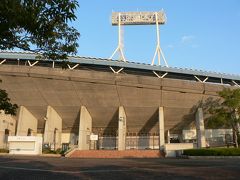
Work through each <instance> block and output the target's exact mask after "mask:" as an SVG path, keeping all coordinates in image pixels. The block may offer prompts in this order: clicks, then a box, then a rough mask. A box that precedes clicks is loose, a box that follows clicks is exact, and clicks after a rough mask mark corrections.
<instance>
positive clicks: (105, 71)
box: [0, 51, 240, 150]
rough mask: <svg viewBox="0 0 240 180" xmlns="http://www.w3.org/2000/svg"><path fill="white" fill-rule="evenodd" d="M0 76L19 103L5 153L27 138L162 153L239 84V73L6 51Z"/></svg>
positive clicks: (4, 120) (4, 128) (7, 122)
mask: <svg viewBox="0 0 240 180" xmlns="http://www.w3.org/2000/svg"><path fill="white" fill-rule="evenodd" d="M0 78H1V80H2V83H1V84H0V86H1V87H0V88H1V89H5V90H6V91H7V93H8V94H9V97H10V98H11V101H12V102H13V103H16V104H18V106H19V109H18V113H17V116H15V117H12V116H9V115H4V113H1V121H0V123H1V126H0V138H1V141H0V146H1V147H2V148H3V147H5V146H6V136H8V135H17V136H27V135H29V136H42V137H43V139H44V143H46V144H50V146H52V147H53V148H55V149H56V148H59V147H61V145H62V144H69V145H70V146H74V145H75V146H78V148H79V149H81V150H89V149H118V150H125V149H161V148H162V147H164V145H165V143H166V142H169V138H172V140H174V139H175V140H177V141H182V132H183V130H186V129H189V128H190V126H191V125H192V122H195V120H196V119H197V120H198V121H197V122H202V121H203V116H204V114H203V111H202V109H201V108H199V103H200V102H204V101H206V100H207V99H208V98H212V99H216V98H219V97H218V94H217V92H218V91H221V90H222V89H223V88H224V87H234V86H239V84H240V76H236V75H228V74H219V73H214V72H204V71H197V70H192V69H181V68H180V69H179V68H170V67H163V66H154V65H153V66H152V65H148V64H140V63H132V62H122V61H115V60H108V59H100V58H88V57H69V59H68V61H67V62H66V61H65V62H62V61H50V60H38V59H36V54H34V53H30V52H7V51H4V52H0ZM199 128H200V129H199V130H200V131H204V129H201V125H200V126H199ZM1 147H0V148H1Z"/></svg>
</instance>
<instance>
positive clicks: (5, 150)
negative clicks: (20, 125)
mask: <svg viewBox="0 0 240 180" xmlns="http://www.w3.org/2000/svg"><path fill="white" fill-rule="evenodd" d="M8 152H9V151H8V150H7V149H0V153H8Z"/></svg>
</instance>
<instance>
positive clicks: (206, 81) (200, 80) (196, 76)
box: [194, 76, 208, 83]
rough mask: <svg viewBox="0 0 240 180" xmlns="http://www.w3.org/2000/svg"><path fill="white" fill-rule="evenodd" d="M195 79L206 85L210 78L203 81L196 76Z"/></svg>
mask: <svg viewBox="0 0 240 180" xmlns="http://www.w3.org/2000/svg"><path fill="white" fill-rule="evenodd" d="M194 77H195V78H196V79H197V80H198V81H199V82H201V83H205V82H207V80H208V77H206V78H205V79H204V80H203V81H202V80H201V79H199V78H198V77H197V76H194Z"/></svg>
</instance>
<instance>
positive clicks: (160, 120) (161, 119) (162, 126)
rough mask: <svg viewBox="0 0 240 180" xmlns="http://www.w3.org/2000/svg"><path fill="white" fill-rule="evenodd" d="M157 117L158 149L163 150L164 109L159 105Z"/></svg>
mask: <svg viewBox="0 0 240 180" xmlns="http://www.w3.org/2000/svg"><path fill="white" fill-rule="evenodd" d="M158 112H159V114H158V118H159V149H160V150H164V145H165V135H164V134H165V133H164V111H163V107H159V110H158Z"/></svg>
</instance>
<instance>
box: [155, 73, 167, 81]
mask: <svg viewBox="0 0 240 180" xmlns="http://www.w3.org/2000/svg"><path fill="white" fill-rule="evenodd" d="M153 73H154V74H155V75H156V76H157V77H158V78H161V79H162V78H164V77H165V76H166V75H167V74H168V73H167V72H166V73H164V74H163V75H162V76H161V75H159V74H158V73H156V71H153Z"/></svg>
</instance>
